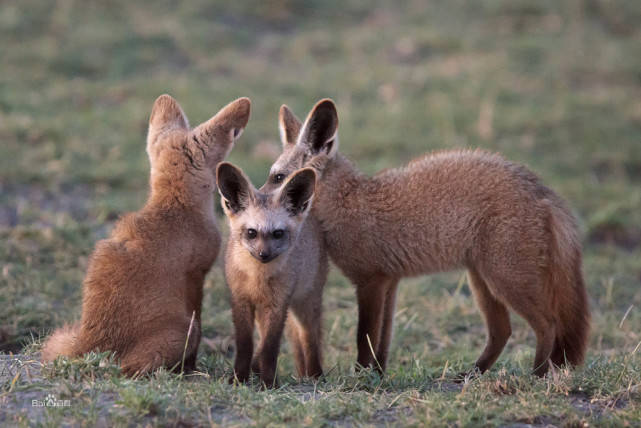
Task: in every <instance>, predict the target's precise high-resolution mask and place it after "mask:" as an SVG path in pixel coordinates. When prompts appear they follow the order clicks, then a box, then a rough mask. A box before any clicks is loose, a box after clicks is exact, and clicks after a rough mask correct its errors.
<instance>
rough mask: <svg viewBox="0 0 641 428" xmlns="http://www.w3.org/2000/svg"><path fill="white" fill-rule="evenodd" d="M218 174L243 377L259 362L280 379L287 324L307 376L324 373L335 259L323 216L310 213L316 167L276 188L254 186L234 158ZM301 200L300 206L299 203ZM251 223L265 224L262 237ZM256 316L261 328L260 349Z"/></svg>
mask: <svg viewBox="0 0 641 428" xmlns="http://www.w3.org/2000/svg"><path fill="white" fill-rule="evenodd" d="M218 180H219V183H220V188H219V191H220V193H221V195H222V205H223V208H224V210H225V213H226V214H227V216H228V218H229V224H230V237H229V241H228V243H227V249H226V253H225V276H226V279H227V284H228V285H229V289H230V292H231V303H232V315H233V321H234V327H235V332H236V362H235V365H234V371H235V377H236V379H238V380H239V381H241V382H244V381H246V380H247V379H248V377H249V372H250V368H251V369H252V370H254V371H255V372H257V373H259V374H260V378H261V380H262V381H263V382H264V383H265V385H267V386H273V385H274V384H275V371H276V362H277V358H278V352H279V347H280V340H281V336H282V332H283V329H284V327H285V325H287V334H288V338H289V341H290V344H291V347H292V350H293V352H294V358H295V362H296V368H297V371H298V374H299V376H301V377H305V376H307V377H318V376H320V375H321V374H322V367H321V311H322V293H323V286H324V284H325V280H326V278H327V270H328V260H327V255H326V252H325V247H324V243H323V240H322V235H321V232H320V227H319V225H318V222H317V221H316V220H315V219H313V218H311V217H308V216H307V212H308V211H309V204H311V198H312V196H313V188H314V184H315V180H316V176H315V174H314V172H313V171H312V170H311V169H307V170H301V171H298V172H296V173H294V174H292V176H291V178H290V180H288V181H287V182H286V183H284V184H283V185H282V186H281V187H276V188H274V189H273V190H272V191H271V192H269V193H266V192H261V191H257V190H256V189H254V188H253V186H252V185H251V183H250V182H249V180H248V179H247V178H246V177H245V176H244V174H243V173H242V171H240V170H239V169H237V168H236V167H234V166H232V165H231V164H226V163H223V164H221V165H220V166H219V168H218ZM297 182H298V184H299V185H298V187H297V186H295V185H296V183H297ZM227 183H229V184H227ZM303 193H304V194H303ZM238 194H240V195H241V198H237V196H236V195H238ZM289 198H294V199H297V200H298V202H297V203H294V202H291V201H290V199H289ZM294 205H296V206H299V208H298V209H295V208H292V207H293V206H294ZM249 229H253V230H256V231H257V236H256V237H255V238H251V239H250V238H248V237H247V236H246V235H247V233H248V230H249ZM275 230H284V231H286V237H284V238H283V239H277V240H274V239H272V238H270V233H272V232H273V231H275ZM271 241H274V242H271ZM281 241H283V242H281ZM265 252H270V253H272V254H270V255H269V256H268V258H265V259H264V260H263V259H262V258H261V256H260V255H261V254H263V255H265V254H266V253H265ZM254 322H256V324H257V326H258V332H259V335H260V343H259V346H258V349H257V351H256V352H255V354H253V339H252V337H253V331H254ZM252 355H255V356H254V357H253V362H252Z"/></svg>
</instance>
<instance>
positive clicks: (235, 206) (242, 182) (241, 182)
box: [216, 162, 253, 214]
mask: <svg viewBox="0 0 641 428" xmlns="http://www.w3.org/2000/svg"><path fill="white" fill-rule="evenodd" d="M216 182H217V183H218V192H220V196H222V204H223V209H225V211H226V212H227V211H229V212H230V213H231V214H236V213H237V212H240V211H242V210H244V209H245V208H247V206H248V205H249V202H250V200H251V197H252V194H253V189H252V185H251V183H250V182H249V179H248V178H247V177H246V176H245V174H244V173H243V171H242V170H241V169H240V168H237V167H235V166H234V165H232V164H230V163H229V162H222V163H220V164H219V165H218V168H216Z"/></svg>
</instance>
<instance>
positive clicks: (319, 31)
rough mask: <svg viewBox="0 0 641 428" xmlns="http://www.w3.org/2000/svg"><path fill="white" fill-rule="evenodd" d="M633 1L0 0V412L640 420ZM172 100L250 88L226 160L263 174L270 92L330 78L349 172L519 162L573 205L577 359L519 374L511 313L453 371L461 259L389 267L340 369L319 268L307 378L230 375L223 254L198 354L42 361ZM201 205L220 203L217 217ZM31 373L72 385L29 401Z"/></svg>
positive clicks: (189, 102) (195, 106)
mask: <svg viewBox="0 0 641 428" xmlns="http://www.w3.org/2000/svg"><path fill="white" fill-rule="evenodd" d="M640 24H641V14H640V13H639V8H638V5H637V4H636V2H635V1H633V0H627V1H626V0H617V1H611V2H607V1H604V0H583V1H582V0H574V1H566V2H555V1H551V0H550V1H535V0H518V1H508V0H489V1H484V2H474V3H471V2H463V1H445V0H437V1H433V2H430V3H429V4H428V5H425V4H424V3H423V2H414V1H401V2H397V3H396V4H395V5H394V6H391V5H388V4H386V3H385V2H382V1H375V2H361V1H357V0H348V1H344V2H338V1H333V0H332V1H326V2H317V1H312V2H303V1H300V0H279V1H275V2H264V3H263V5H262V6H255V7H254V6H252V5H249V4H248V2H243V1H236V2H232V3H231V4H227V2H205V1H204V0H202V1H201V0H197V1H192V2H189V3H188V4H182V5H180V6H178V5H176V4H174V3H169V2H154V3H151V2H125V1H113V2H107V3H105V2H73V1H71V0H59V1H57V2H37V1H33V0H24V1H21V2H5V3H3V4H2V5H1V6H0V38H1V39H2V41H3V42H2V44H0V54H1V55H0V63H1V65H2V73H0V141H1V144H0V189H1V192H0V241H1V242H2V245H0V267H1V272H0V351H2V352H5V353H9V352H13V353H21V356H20V357H16V358H11V357H9V356H8V355H4V356H3V355H0V357H2V362H3V365H2V368H0V423H3V424H9V425H32V424H42V425H51V426H55V425H59V424H67V425H94V424H106V425H129V424H132V423H134V424H152V425H178V424H183V425H191V424H196V425H208V424H212V425H217V424H222V425H237V426H245V425H248V424H249V425H260V426H264V425H276V426H284V425H311V426H319V425H359V426H360V425H383V426H384V425H440V426H443V425H459V426H479V425H491V426H495V425H497V426H501V425H505V426H519V424H531V425H535V426H537V425H538V426H544V425H548V424H552V425H559V426H561V425H565V426H584V425H585V424H592V425H610V426H625V425H628V426H635V425H636V426H638V424H639V420H641V396H640V392H639V385H640V384H641V380H640V379H641V346H640V345H639V343H641V287H640V285H641V144H639V143H640V142H641V101H640V100H641V72H640V71H639V70H641V49H640V45H639V43H638V42H637V40H638V38H639V32H640V31H641V30H640V28H641V25H640ZM163 92H168V93H171V94H172V95H173V96H175V97H176V98H177V99H178V100H179V101H180V102H181V103H182V106H183V107H184V109H185V111H186V113H187V114H188V116H189V117H190V119H191V122H192V123H198V122H200V121H203V120H205V119H207V118H208V117H210V116H211V115H213V114H214V113H215V112H216V111H217V110H218V109H219V108H220V107H221V106H223V105H224V104H226V103H227V102H228V101H230V100H232V99H234V98H236V97H240V96H249V97H250V98H251V99H252V101H253V106H252V107H253V112H252V118H251V120H250V123H249V126H248V128H247V129H246V131H245V133H244V135H243V136H242V137H241V140H240V141H239V143H238V145H237V146H236V147H235V148H234V151H233V152H232V154H231V156H230V160H231V161H232V162H234V163H237V164H238V165H240V166H241V167H242V168H243V169H244V170H245V171H246V172H248V174H249V175H250V177H251V178H252V180H253V181H254V183H255V184H261V183H262V182H263V181H264V179H265V177H266V175H267V171H268V168H269V165H270V163H271V161H272V160H273V158H274V156H275V154H276V153H278V151H279V143H278V132H277V127H276V119H277V112H278V108H279V106H280V104H282V103H287V104H288V105H290V107H292V108H293V109H294V111H296V112H297V113H298V115H299V116H304V115H305V114H306V112H307V111H308V110H309V108H311V106H312V105H313V104H314V102H315V101H316V100H317V99H319V98H322V97H332V98H334V99H335V101H336V103H337V105H338V108H339V116H340V120H341V125H340V136H341V147H340V149H341V151H342V152H343V153H345V154H347V155H348V156H350V157H351V158H352V159H354V160H355V161H356V163H357V164H358V165H359V166H360V167H361V168H362V169H363V170H364V171H366V172H369V173H373V172H375V171H377V170H379V169H382V168H386V167H390V166H395V165H399V164H402V163H403V162H406V161H408V160H409V159H411V158H412V157H414V156H416V155H419V154H420V153H423V152H425V151H429V150H437V149H447V148H458V147H482V148H485V149H488V150H495V151H500V152H502V153H504V154H505V155H506V156H507V157H508V158H510V159H513V160H515V161H519V162H522V163H525V164H527V165H528V166H530V167H531V168H532V169H533V170H535V171H536V172H537V173H539V175H541V176H542V177H543V179H544V181H545V182H546V183H547V184H548V185H549V186H550V187H552V188H554V189H555V190H557V191H558V192H559V193H560V194H561V195H563V196H564V197H565V198H566V199H567V200H568V201H569V202H570V204H571V205H572V206H573V207H574V208H575V210H576V213H577V215H578V217H579V218H580V221H581V227H582V231H583V235H584V237H585V239H584V249H585V262H584V271H585V275H586V279H587V284H588V289H589V295H590V302H591V307H592V310H593V330H592V338H591V343H590V352H589V355H588V361H587V363H586V365H585V366H583V367H581V368H579V369H577V370H575V371H571V372H568V371H565V370H562V371H558V372H556V373H554V374H553V375H550V376H548V377H546V378H545V379H536V378H534V377H532V376H530V375H529V368H530V364H531V361H532V357H533V347H534V343H535V338H534V337H533V334H532V332H531V331H530V330H529V328H528V327H527V326H526V325H525V323H524V322H522V320H520V319H518V318H517V317H514V318H513V319H514V328H513V330H514V332H513V335H512V338H511V339H510V342H509V343H508V346H507V347H506V349H505V351H504V352H503V354H502V355H501V358H500V359H499V361H498V363H497V364H496V366H495V367H494V368H493V369H492V370H491V371H490V372H489V373H487V374H485V375H483V376H481V377H478V378H471V379H469V380H468V381H467V382H466V383H464V384H455V383H453V379H454V374H455V373H457V372H459V371H461V370H464V369H467V368H469V367H470V366H471V365H472V364H473V362H474V360H475V358H476V357H477V356H478V354H479V353H480V352H481V350H482V347H483V344H484V340H485V332H484V328H483V323H482V321H481V318H480V315H479V313H478V310H477V309H476V307H475V304H474V302H473V299H472V297H471V295H470V293H469V288H468V286H467V284H466V283H465V280H464V278H463V277H462V272H453V273H447V274H441V275H434V276H429V277H420V278H412V279H406V280H404V281H403V282H402V284H401V287H400V291H399V297H398V306H397V313H396V318H395V322H396V329H395V338H394V341H393V344H392V350H391V355H390V365H389V370H388V373H387V375H386V376H385V377H383V378H380V377H379V376H378V375H376V374H375V373H373V372H370V371H364V372H359V373H356V372H354V370H353V367H352V366H353V362H354V360H355V356H356V350H355V329H356V307H355V299H354V292H353V288H352V287H351V286H350V285H349V283H348V282H347V280H346V279H345V278H343V277H342V276H341V275H340V273H339V272H337V271H333V272H332V274H331V275H330V279H329V282H328V285H327V292H326V295H325V300H324V307H325V320H324V323H325V324H324V325H325V358H324V360H325V362H324V366H325V368H326V372H327V373H328V375H327V377H326V379H325V380H323V381H321V382H319V383H317V384H314V383H310V382H309V381H303V382H300V381H299V380H297V379H294V378H292V373H293V372H294V368H293V362H292V359H291V355H290V354H289V350H288V347H287V345H285V346H283V349H282V352H281V358H280V360H279V375H280V378H281V385H282V387H281V388H280V389H277V390H273V391H263V390H260V389H259V388H258V387H257V386H256V385H247V386H233V385H228V384H227V382H226V379H227V378H228V377H229V375H230V374H231V362H232V357H233V351H232V350H231V349H230V346H229V344H230V343H231V336H232V333H233V329H232V325H231V317H230V309H229V304H228V301H227V291H226V288H225V285H224V281H223V278H222V272H221V268H220V262H218V263H217V264H216V266H215V267H214V268H213V269H212V272H211V274H210V275H209V276H208V277H207V280H206V284H205V301H204V305H203V319H202V323H203V336H204V338H205V339H206V340H204V341H203V343H202V344H201V348H200V354H199V365H198V367H199V373H198V374H196V375H194V376H187V377H181V376H177V375H173V374H169V373H167V372H165V371H160V372H157V373H155V374H153V375H151V376H150V377H148V378H140V379H133V380H132V379H126V378H124V377H122V376H121V375H120V373H119V371H118V368H117V366H116V365H114V362H113V360H111V359H110V358H109V357H108V356H107V355H105V354H98V355H92V354H89V355H87V356H85V357H84V358H82V359H79V360H74V361H58V362H57V363H56V364H54V365H52V366H48V367H40V365H39V364H38V363H37V362H35V360H34V359H35V358H36V357H37V351H38V346H39V345H38V343H39V342H40V340H41V338H42V337H43V336H44V335H46V334H48V333H49V332H50V331H51V330H52V329H53V328H54V327H56V326H58V325H61V324H63V323H64V322H66V321H70V320H74V319H76V318H77V317H78V316H79V309H80V298H81V282H82V278H83V275H84V271H85V269H86V264H87V257H88V255H89V254H90V252H91V250H92V248H93V245H94V243H95V241H96V240H98V239H100V238H102V237H104V236H106V235H107V234H108V233H109V231H110V229H111V227H112V226H113V223H114V221H115V220H116V219H117V218H118V216H119V215H121V214H123V213H125V212H127V211H131V210H135V209H137V208H138V207H140V206H141V205H142V203H143V202H144V199H145V197H146V192H147V177H148V163H147V158H146V155H145V153H144V136H145V130H146V123H147V120H148V115H149V112H150V108H151V104H152V102H153V100H154V99H155V97H156V96H158V95H159V94H161V93H163ZM220 220H221V224H223V223H224V221H223V218H222V217H221V218H220ZM46 394H54V395H55V396H56V397H57V398H58V399H63V400H70V403H71V406H69V407H59V408H57V407H56V408H51V407H45V408H34V407H32V406H31V400H34V399H36V400H43V399H44V398H45V396H46Z"/></svg>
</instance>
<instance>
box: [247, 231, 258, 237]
mask: <svg viewBox="0 0 641 428" xmlns="http://www.w3.org/2000/svg"><path fill="white" fill-rule="evenodd" d="M256 236H258V232H256V229H247V238H249V239H254V238H255V237H256Z"/></svg>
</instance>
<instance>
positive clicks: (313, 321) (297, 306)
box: [287, 289, 323, 378]
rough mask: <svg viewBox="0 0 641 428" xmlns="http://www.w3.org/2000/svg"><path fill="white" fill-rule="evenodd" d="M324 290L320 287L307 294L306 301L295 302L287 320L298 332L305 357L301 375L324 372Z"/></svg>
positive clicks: (316, 374) (310, 375)
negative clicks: (322, 345) (309, 294)
mask: <svg viewBox="0 0 641 428" xmlns="http://www.w3.org/2000/svg"><path fill="white" fill-rule="evenodd" d="M322 291H323V290H322V289H318V290H316V291H315V292H314V294H313V295H311V296H307V298H306V299H305V301H304V302H295V303H293V304H292V306H291V307H290V309H291V312H292V313H291V314H290V315H291V316H290V317H289V318H288V320H287V321H288V323H291V324H290V326H291V327H292V328H293V329H295V330H296V332H297V334H296V335H297V338H298V341H299V342H298V346H299V347H300V350H301V352H302V357H303V359H304V364H301V366H304V369H303V371H302V372H300V371H299V375H300V376H301V377H304V376H306V377H313V378H317V377H320V376H321V375H322V374H323V368H322V364H321V337H322V320H321V314H322ZM297 367H298V364H297Z"/></svg>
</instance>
